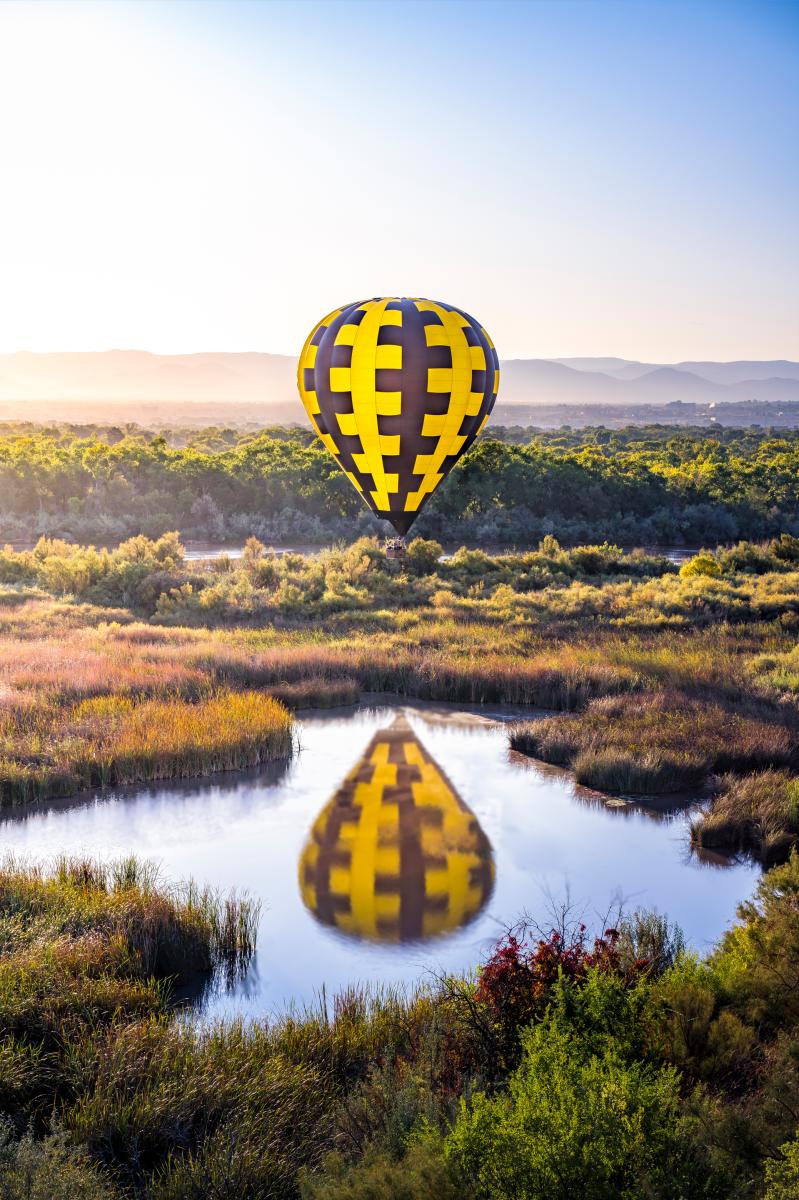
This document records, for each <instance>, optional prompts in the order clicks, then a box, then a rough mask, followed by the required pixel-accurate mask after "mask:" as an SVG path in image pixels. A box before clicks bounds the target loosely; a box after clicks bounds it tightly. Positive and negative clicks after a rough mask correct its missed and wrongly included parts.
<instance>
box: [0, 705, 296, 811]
mask: <svg viewBox="0 0 799 1200" xmlns="http://www.w3.org/2000/svg"><path fill="white" fill-rule="evenodd" d="M291 752H292V718H291V715H290V714H289V712H288V711H287V709H286V708H285V707H284V706H283V705H282V704H280V703H279V701H277V700H275V699H274V698H273V697H271V696H267V695H264V694H262V693H260V692H252V691H243V692H233V691H230V690H220V691H216V692H212V693H211V694H210V695H206V696H205V697H202V698H200V699H198V700H197V701H196V702H195V703H193V704H190V703H187V702H186V701H185V700H183V699H180V698H177V697H176V698H173V699H167V700H152V699H140V700H138V701H134V700H133V699H131V698H130V697H128V696H120V695H118V694H111V695H101V696H95V697H93V698H91V699H88V700H82V701H81V702H80V703H78V704H76V705H72V706H69V707H66V708H62V707H59V705H58V703H57V702H55V701H52V700H51V702H50V704H49V705H42V706H41V707H39V708H37V709H35V710H31V711H29V710H27V709H25V710H20V711H8V710H7V711H6V712H5V714H4V713H3V712H2V711H0V799H1V800H2V802H3V803H4V804H20V803H26V802H28V801H30V800H41V799H47V798H48V797H51V796H58V795H69V794H70V793H72V792H75V791H78V790H80V789H82V788H90V787H104V786H109V785H124V784H133V783H140V782H143V781H146V780H155V779H185V778H194V777H198V776H204V775H209V774H212V773H214V772H217V771H233V770H239V769H242V768H244V767H252V766H257V765H258V764H259V763H264V762H269V761H272V760H274V759H278V758H285V757H288V756H289V755H290V754H291Z"/></svg>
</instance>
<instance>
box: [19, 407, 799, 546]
mask: <svg viewBox="0 0 799 1200" xmlns="http://www.w3.org/2000/svg"><path fill="white" fill-rule="evenodd" d="M172 529H179V530H180V531H181V533H182V534H183V536H184V537H195V538H208V539H212V540H218V541H230V542H234V541H244V540H245V539H246V538H247V537H248V536H250V535H253V534H254V535H255V536H257V537H258V538H260V539H261V540H262V541H265V542H267V543H268V542H280V541H286V540H292V541H295V542H296V541H302V542H309V543H312V542H322V541H326V540H330V539H332V538H347V539H350V538H352V537H354V536H358V535H362V534H370V533H380V532H385V529H384V525H383V523H382V522H379V521H377V520H376V518H374V517H373V516H372V514H371V513H369V512H368V511H367V510H366V508H365V506H364V505H363V503H362V501H361V499H360V497H359V496H358V495H357V493H356V492H355V491H354V489H353V488H352V487H351V485H350V484H349V482H348V481H347V480H346V478H345V477H344V476H343V474H342V473H341V472H340V471H339V469H338V468H337V466H336V464H335V462H334V461H333V459H332V458H331V457H330V455H329V454H328V453H327V451H325V450H324V449H323V448H322V447H321V446H320V445H319V444H318V442H315V441H314V440H313V437H312V435H311V434H310V432H307V431H305V430H303V429H299V428H291V427H285V428H284V427H274V428H270V429H265V430H260V431H257V432H241V431H235V430H231V429H220V428H209V429H205V430H202V431H200V432H199V433H198V432H197V431H196V430H195V431H190V430H179V429H178V430H164V431H162V432H160V433H158V432H156V431H144V430H141V429H138V428H136V427H125V428H116V427H109V426H83V427H77V426H56V427H48V428H43V427H42V428H36V427H31V426H29V425H22V424H19V425H14V424H13V423H8V424H6V425H5V426H0V539H5V540H9V541H14V540H20V539H27V538H33V537H36V536H38V535H39V534H48V535H53V536H58V537H64V538H68V539H75V540H81V541H86V540H89V539H91V540H96V541H102V542H113V541H117V540H119V539H122V538H125V537H129V536H130V535H131V534H135V533H139V532H143V533H145V534H147V535H148V536H153V537H155V536H159V535H160V534H162V533H164V532H165V531H167V530H172ZM782 531H789V532H793V533H797V532H799V431H793V430H790V431H780V433H779V434H776V433H774V432H772V431H767V430H761V429H758V428H752V429H748V430H740V429H739V430H736V429H725V430H720V429H714V430H713V431H712V432H711V431H708V429H706V428H696V429H686V430H681V431H680V432H679V433H675V430H674V429H673V428H669V427H666V426H643V427H630V428H628V429H625V430H620V431H610V430H606V429H602V428H593V429H584V430H579V431H572V430H570V429H562V430H560V431H558V432H555V433H544V432H541V431H537V430H534V429H522V428H519V427H515V428H506V427H502V426H498V427H494V428H493V429H491V430H490V432H489V433H488V434H487V435H486V436H484V437H483V438H481V439H480V440H479V441H478V442H477V443H476V444H475V446H474V447H473V448H472V449H471V451H470V452H469V453H468V454H467V455H466V456H465V457H464V458H463V460H462V461H461V462H460V463H459V464H458V465H457V466H456V467H455V469H454V470H453V471H452V473H451V475H450V476H449V478H448V479H447V480H446V481H445V482H444V484H443V485H442V486H441V487H440V488H439V490H438V492H437V493H436V495H435V496H434V498H433V499H432V501H431V502H430V504H429V505H428V507H427V508H426V509H425V510H424V512H423V513H422V515H421V516H420V517H419V519H418V521H417V523H416V525H415V527H414V533H415V534H419V535H421V536H424V537H435V538H438V539H439V540H443V541H445V542H447V541H452V540H457V541H459V542H462V541H470V540H471V541H476V542H484V543H491V542H494V543H499V542H520V541H535V540H537V539H539V538H541V537H542V536H544V535H546V534H547V533H554V534H556V536H557V537H559V538H560V539H561V540H562V541H566V542H596V541H602V540H604V539H612V540H613V541H615V542H617V543H622V544H631V543H639V544H640V543H643V544H661V545H664V544H669V543H681V542H685V543H697V542H706V543H712V544H715V543H721V542H725V541H731V540H734V539H736V538H738V537H745V538H765V537H769V536H771V535H773V534H775V533H777V532H782Z"/></svg>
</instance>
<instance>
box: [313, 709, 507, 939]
mask: <svg viewBox="0 0 799 1200" xmlns="http://www.w3.org/2000/svg"><path fill="white" fill-rule="evenodd" d="M299 876H300V889H301V892H302V897H303V900H304V902H305V905H306V907H307V908H308V909H310V911H311V912H312V913H313V914H314V916H315V917H316V918H317V919H318V920H319V921H321V922H322V924H324V925H330V926H332V927H334V928H336V929H338V930H340V931H341V932H342V933H345V934H348V935H350V936H351V937H356V938H362V939H366V940H368V941H377V942H405V941H415V940H422V939H425V938H430V937H434V936H435V935H437V934H442V933H446V932H448V931H450V930H454V929H457V928H459V927H460V926H462V925H465V924H467V923H468V922H469V921H471V920H472V919H473V918H474V917H475V916H476V915H477V914H478V913H479V912H480V911H481V909H482V908H483V907H484V905H485V904H486V902H487V901H488V898H489V896H490V895H491V891H492V888H493V885H494V859H493V855H492V852H491V845H490V843H489V841H488V838H487V837H486V835H485V834H484V833H483V831H482V829H481V828H480V826H479V824H478V822H477V818H476V817H475V815H474V813H473V812H471V810H470V809H469V808H467V806H466V805H465V804H464V802H463V801H462V800H461V798H460V796H459V795H458V793H457V792H456V791H455V788H454V787H453V785H452V784H451V783H450V781H449V780H448V779H447V777H446V775H445V774H444V772H443V771H442V770H441V768H440V767H439V766H438V764H437V763H435V762H434V761H433V759H432V758H431V757H430V755H429V754H428V753H427V751H426V750H425V749H424V747H423V746H422V745H421V743H420V741H419V739H418V738H417V737H416V735H415V734H414V732H413V730H412V729H411V727H410V725H409V724H408V722H407V721H406V719H405V718H404V717H397V719H396V720H395V721H394V722H393V724H392V725H390V726H389V727H388V728H387V729H382V730H380V731H379V732H378V733H376V734H375V736H374V737H373V738H372V740H371V742H370V743H369V745H368V746H367V748H366V750H365V751H364V753H363V755H362V756H361V758H360V759H359V760H358V762H357V763H356V764H355V766H354V767H353V769H352V771H350V773H349V775H348V776H347V778H346V780H345V781H344V783H343V784H342V785H341V787H340V788H339V789H338V790H337V791H336V793H335V794H334V795H333V797H332V799H331V800H330V801H329V802H328V803H327V804H326V805H325V807H324V809H323V810H322V812H321V813H320V815H319V817H318V818H317V820H316V822H315V823H314V826H313V829H312V830H311V834H310V836H309V838H308V841H307V844H306V846H305V849H304V850H303V852H302V855H301V856H300V866H299Z"/></svg>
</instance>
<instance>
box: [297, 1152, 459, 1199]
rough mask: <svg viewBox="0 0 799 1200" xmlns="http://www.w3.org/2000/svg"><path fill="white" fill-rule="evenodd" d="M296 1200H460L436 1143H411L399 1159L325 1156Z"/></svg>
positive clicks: (452, 1168)
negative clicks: (352, 1160)
mask: <svg viewBox="0 0 799 1200" xmlns="http://www.w3.org/2000/svg"><path fill="white" fill-rule="evenodd" d="M300 1195H301V1197H302V1200H465V1197H466V1196H468V1195H469V1193H468V1191H466V1190H465V1184H464V1180H463V1177H462V1176H461V1174H460V1171H459V1169H458V1166H457V1163H456V1162H455V1161H454V1159H453V1158H450V1159H447V1158H445V1156H444V1153H443V1148H442V1145H441V1143H440V1141H439V1140H438V1139H437V1138H432V1137H431V1138H427V1139H424V1140H421V1141H416V1142H413V1143H412V1144H411V1145H410V1147H409V1149H408V1152H407V1153H406V1154H405V1155H404V1156H403V1157H402V1158H400V1159H393V1158H391V1156H390V1155H388V1154H385V1153H383V1154H379V1153H375V1152H374V1151H372V1152H367V1154H365V1155H364V1157H363V1158H362V1159H361V1160H360V1162H356V1163H352V1164H350V1163H347V1162H346V1160H345V1159H344V1158H342V1157H341V1155H331V1156H330V1157H329V1158H328V1159H327V1161H326V1162H325V1166H324V1170H323V1171H321V1172H320V1173H319V1174H318V1175H306V1176H305V1177H304V1178H303V1179H302V1183H301V1186H300Z"/></svg>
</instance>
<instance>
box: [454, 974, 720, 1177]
mask: <svg viewBox="0 0 799 1200" xmlns="http://www.w3.org/2000/svg"><path fill="white" fill-rule="evenodd" d="M602 986H603V987H605V988H607V989H608V994H607V995H606V996H605V997H604V998H602V997H601V996H600V997H599V1000H600V1002H599V1004H597V995H596V994H595V996H594V998H593V999H592V1000H590V999H589V1000H588V1001H587V1002H586V1001H581V1003H582V1004H583V1008H582V1013H581V1015H580V1016H578V1017H577V1019H575V1014H573V1013H572V1014H569V1013H568V1003H567V1002H565V1001H564V1002H562V1003H561V1004H560V1005H559V1006H557V1008H556V1010H555V1011H554V1012H552V1013H551V1014H550V1015H549V1016H548V1017H547V1018H545V1019H544V1020H543V1021H542V1022H541V1023H540V1024H538V1025H532V1026H530V1027H529V1028H528V1030H527V1031H526V1032H525V1033H524V1034H523V1035H522V1048H523V1056H522V1061H521V1063H520V1065H519V1067H518V1069H517V1070H516V1072H515V1073H514V1074H513V1075H512V1076H511V1078H510V1081H509V1087H508V1091H507V1093H504V1094H499V1095H495V1096H488V1095H486V1094H485V1093H480V1092H478V1093H477V1094H476V1095H475V1096H474V1097H473V1099H472V1102H471V1105H467V1103H466V1102H465V1101H463V1102H462V1105H461V1111H460V1114H459V1116H458V1119H457V1122H456V1125H455V1128H454V1129H453V1131H452V1133H451V1134H450V1136H449V1137H448V1139H447V1152H448V1154H449V1155H451V1156H452V1157H453V1158H454V1160H455V1161H456V1162H457V1163H458V1165H459V1166H460V1168H461V1169H462V1170H463V1172H464V1174H465V1175H466V1176H467V1178H468V1179H469V1181H470V1185H471V1189H472V1190H471V1191H470V1192H469V1193H468V1194H469V1195H472V1196H474V1197H475V1198H477V1197H480V1198H483V1197H484V1198H485V1200H574V1197H577V1196H579V1197H580V1198H581V1200H640V1198H641V1197H642V1196H659V1197H667V1196H668V1197H676V1196H680V1197H685V1198H688V1197H691V1196H703V1195H706V1194H708V1193H707V1189H706V1185H707V1183H708V1180H707V1178H706V1177H704V1173H703V1172H702V1171H699V1170H698V1169H697V1164H696V1163H695V1162H694V1156H693V1153H692V1148H691V1144H690V1140H689V1136H688V1129H687V1126H686V1124H685V1122H684V1119H683V1118H682V1117H681V1114H680V1102H679V1077H678V1075H677V1072H676V1071H675V1070H674V1069H673V1068H670V1067H665V1068H664V1067H660V1068H659V1067H656V1066H653V1065H649V1064H647V1063H646V1062H642V1061H640V1060H636V1059H633V1058H631V1057H630V1056H629V1051H630V1050H632V1048H633V1043H634V1042H635V1040H636V1036H637V1035H636V1034H635V1032H634V1027H633V1025H632V1024H631V1022H630V1020H629V1015H630V1014H629V1013H628V1014H627V1018H625V1017H624V1016H623V1015H622V1017H621V1021H620V1023H619V1025H618V1026H617V1030H619V1029H620V1031H621V1037H619V1036H618V1034H617V1032H615V1031H611V1030H610V1029H608V1030H604V1029H603V1028H602V1024H603V1022H602V1021H601V1020H600V1021H599V1022H597V1021H596V1019H591V1020H588V1023H587V1024H584V1020H585V1018H587V1017H589V1014H590V1013H591V1012H592V1011H593V1013H594V1018H596V1015H597V1012H598V1011H599V1012H601V1010H602V1009H605V1010H606V1011H605V1013H604V1017H605V1018H607V1017H609V1016H610V1013H611V1012H612V1011H614V1009H615V1010H616V1012H617V1017H618V1016H619V1015H620V1010H619V1002H620V996H619V994H618V985H613V984H610V985H607V984H603V985H602ZM614 987H615V988H616V993H617V994H616V995H615V997H614V996H613V989H614ZM575 990H576V989H575ZM600 990H601V989H600ZM571 999H573V997H571ZM608 1000H611V1001H612V1002H611V1003H610V1004H608ZM622 1008H623V1005H622ZM581 1026H582V1027H581ZM625 1027H626V1028H625ZM625 1043H627V1044H625Z"/></svg>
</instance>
